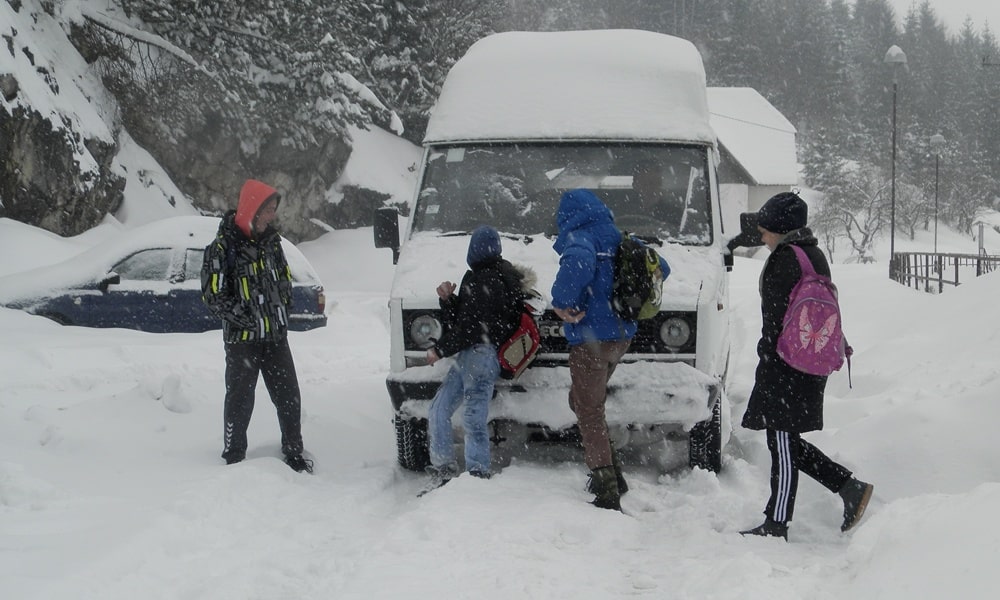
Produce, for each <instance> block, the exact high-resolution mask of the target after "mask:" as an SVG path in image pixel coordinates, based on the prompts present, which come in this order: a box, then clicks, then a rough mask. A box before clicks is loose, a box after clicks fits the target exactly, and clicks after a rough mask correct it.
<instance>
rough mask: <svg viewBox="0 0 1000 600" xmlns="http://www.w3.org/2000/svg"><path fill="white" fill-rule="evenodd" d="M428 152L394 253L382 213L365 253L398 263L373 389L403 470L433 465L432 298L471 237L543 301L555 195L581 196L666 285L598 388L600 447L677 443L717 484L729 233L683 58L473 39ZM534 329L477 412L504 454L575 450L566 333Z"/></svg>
mask: <svg viewBox="0 0 1000 600" xmlns="http://www.w3.org/2000/svg"><path fill="white" fill-rule="evenodd" d="M424 147H425V154H424V161H423V166H422V171H421V173H420V176H419V179H418V181H419V183H418V187H417V190H416V197H415V198H414V201H413V203H412V204H411V209H412V212H411V215H410V219H409V223H408V226H407V229H406V233H405V236H404V242H403V244H402V245H401V244H400V243H399V234H398V215H397V214H396V212H395V209H380V210H379V211H377V214H376V225H375V239H376V246H378V247H391V248H393V250H394V257H395V259H396V262H397V267H396V272H395V278H394V281H393V285H392V292H391V298H390V301H389V309H390V319H391V328H392V333H391V344H392V356H391V370H390V374H389V377H388V379H387V382H386V384H387V387H388V390H389V396H390V398H391V400H392V405H393V408H394V409H395V425H396V441H397V445H398V452H399V462H400V464H401V465H402V466H404V467H406V468H408V469H413V470H420V469H423V468H424V467H425V466H426V465H427V464H428V463H429V459H428V451H427V436H426V416H427V409H428V407H429V405H430V400H431V399H432V398H433V397H434V393H435V391H436V390H437V387H438V385H439V383H440V382H441V380H442V379H443V377H444V375H445V373H446V372H447V370H448V368H449V367H450V366H451V360H443V361H440V362H439V363H437V364H435V365H434V366H427V364H426V361H425V350H426V348H428V347H429V346H431V345H432V344H433V341H432V340H433V339H434V338H436V337H437V336H439V335H441V331H442V324H441V321H440V315H439V311H438V300H437V294H436V292H435V288H436V287H437V285H438V283H439V282H441V281H443V280H452V281H457V280H459V279H461V277H462V274H463V273H464V272H465V270H466V269H467V265H466V264H465V256H466V250H467V248H468V244H469V236H470V234H471V232H472V231H473V230H474V229H475V228H476V227H477V226H478V225H480V224H489V225H492V226H494V227H496V228H497V229H498V230H499V231H500V232H501V235H502V242H503V256H504V257H505V258H506V259H508V260H509V261H511V262H513V263H515V264H524V265H528V266H531V267H532V268H533V269H534V270H535V272H536V273H537V274H538V276H539V282H538V286H537V287H538V290H539V291H541V292H543V293H545V294H547V293H548V292H549V290H550V289H551V286H552V281H553V279H554V277H555V274H556V270H557V269H558V260H559V257H558V256H557V255H556V253H555V251H554V250H553V249H552V243H553V242H554V240H555V235H556V233H557V228H556V222H555V215H556V209H557V207H558V204H559V199H560V195H561V194H562V193H563V192H564V191H566V190H569V189H574V188H581V187H583V188H589V189H591V190H593V191H594V192H595V193H596V194H597V195H598V196H599V197H600V198H601V199H602V200H603V201H604V202H605V203H606V204H607V205H608V206H609V207H610V208H611V209H612V211H613V212H614V214H615V221H616V223H617V225H618V226H619V227H620V228H622V229H625V230H628V231H630V232H633V233H634V234H636V235H638V236H639V237H641V238H643V239H645V240H647V241H648V242H650V243H652V244H654V245H655V246H657V250H658V251H659V252H660V254H661V255H662V256H663V257H664V258H666V259H667V261H668V262H669V264H670V267H671V270H672V272H671V275H670V278H669V279H668V280H667V281H666V283H665V284H664V287H663V298H664V300H663V304H662V309H661V311H660V313H659V315H658V316H657V317H655V318H652V319H649V320H644V321H641V322H640V324H639V331H638V333H637V334H636V336H635V338H634V339H633V341H632V345H631V348H630V350H629V353H628V354H627V355H626V356H625V359H624V362H623V363H622V364H620V365H619V367H618V369H617V370H616V371H615V374H614V376H613V377H612V378H611V382H610V390H609V396H608V401H607V421H608V425H609V428H610V429H611V435H612V440H613V442H614V444H615V446H616V447H618V448H623V449H626V452H625V454H626V456H629V452H628V450H627V449H628V448H632V449H634V450H643V451H644V450H648V449H653V450H654V451H660V449H663V448H666V447H668V446H671V445H673V446H676V444H665V443H664V442H665V440H666V441H670V440H679V441H680V442H685V441H686V442H688V444H687V454H688V456H687V459H688V462H689V464H690V465H691V466H696V467H702V468H705V469H710V470H712V471H718V470H719V469H720V467H721V455H722V448H723V447H724V446H725V444H726V442H727V441H728V438H729V433H730V429H731V428H730V424H729V410H728V402H727V399H726V387H725V386H726V370H727V367H728V364H729V330H730V326H729V319H730V303H729V282H728V275H727V273H728V270H729V268H731V265H732V259H731V254H730V253H729V252H727V250H726V240H727V238H728V237H731V235H728V234H727V233H726V232H724V231H723V229H722V215H721V210H722V207H721V205H720V200H719V182H718V179H717V176H716V166H717V164H718V161H719V153H718V150H717V147H716V136H715V133H714V132H713V130H712V128H711V127H710V126H709V116H708V108H707V104H706V96H705V71H704V67H703V66H702V61H701V56H700V55H699V53H698V51H697V50H696V49H695V47H694V46H693V45H692V44H691V43H690V42H687V41H685V40H682V39H679V38H676V37H672V36H668V35H663V34H658V33H651V32H646V31H634V30H607V31H573V32H548V33H527V32H511V33H501V34H497V35H492V36H489V37H486V38H484V39H482V40H480V41H478V42H476V43H475V44H474V45H473V46H472V47H471V48H470V49H469V51H468V52H467V53H466V54H465V56H464V57H463V58H462V59H461V60H459V61H458V62H457V63H456V64H455V66H454V67H453V68H452V69H451V72H450V73H449V74H448V77H447V79H446V81H445V83H444V86H443V87H442V90H441V95H440V98H439V99H438V102H437V104H436V106H435V107H434V111H433V114H432V115H431V118H430V122H429V123H428V126H427V134H426V136H425V138H424ZM650 174H652V177H648V176H649V175H650ZM640 179H644V180H650V179H651V180H652V181H653V185H654V187H655V188H656V190H655V191H656V193H657V195H658V196H659V197H658V198H657V199H656V202H652V203H650V202H648V201H647V200H648V199H645V198H641V197H637V193H638V190H637V188H638V186H639V181H640ZM733 233H735V232H733ZM539 325H540V329H541V333H542V348H541V351H540V353H539V356H538V358H537V359H536V360H535V362H534V363H533V365H532V367H531V368H530V369H529V370H528V371H526V372H525V373H524V374H522V375H521V377H520V378H519V379H517V380H516V381H504V380H500V381H498V382H497V388H496V395H495V397H494V398H493V400H492V401H491V404H490V420H491V422H492V432H493V436H492V437H493V441H494V442H495V443H496V444H498V445H499V446H500V447H501V448H502V447H503V446H504V445H509V446H510V447H513V448H519V449H527V451H528V452H530V450H531V448H532V445H533V444H544V445H546V446H552V445H554V444H555V445H559V444H565V445H568V446H574V445H576V446H578V445H579V435H578V432H577V430H576V427H575V423H576V419H575V416H574V414H573V412H572V411H571V410H570V408H569V404H568V401H567V397H568V396H567V392H568V389H569V384H570V375H569V368H568V367H567V356H568V346H567V343H566V340H565V338H564V337H563V332H562V325H561V323H560V321H559V319H558V318H557V317H556V316H555V314H554V313H553V312H552V310H551V307H548V309H547V310H546V311H545V312H544V315H543V316H541V317H540V319H539ZM458 421H460V419H456V422H458ZM460 439H461V438H460V437H457V438H456V440H460ZM682 447H683V446H682ZM642 455H643V456H648V454H646V453H645V452H643V454H642ZM458 456H461V452H459V453H458Z"/></svg>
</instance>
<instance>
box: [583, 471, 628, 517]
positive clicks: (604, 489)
mask: <svg viewBox="0 0 1000 600" xmlns="http://www.w3.org/2000/svg"><path fill="white" fill-rule="evenodd" d="M589 488H590V491H591V492H592V493H593V494H594V496H596V497H595V498H594V501H593V502H591V504H593V505H594V506H596V507H598V508H606V509H609V510H617V511H621V509H622V504H621V494H620V493H619V492H618V480H617V478H616V477H615V468H614V467H613V466H610V465H609V466H607V467H598V468H596V469H594V470H593V471H591V472H590V485H589Z"/></svg>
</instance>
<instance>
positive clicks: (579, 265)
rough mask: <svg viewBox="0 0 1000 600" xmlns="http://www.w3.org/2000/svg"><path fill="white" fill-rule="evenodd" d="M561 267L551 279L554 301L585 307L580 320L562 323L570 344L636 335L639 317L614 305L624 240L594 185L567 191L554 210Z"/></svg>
mask: <svg viewBox="0 0 1000 600" xmlns="http://www.w3.org/2000/svg"><path fill="white" fill-rule="evenodd" d="M556 220H557V222H558V224H559V237H557V238H556V242H555V244H553V246H552V247H553V248H554V249H555V251H556V252H557V253H558V254H559V256H560V258H559V272H558V273H557V274H556V280H555V282H554V283H553V284H552V306H554V307H556V308H574V309H577V310H581V311H585V312H586V313H587V314H586V316H585V317H584V318H583V319H582V320H581V321H580V322H579V323H563V330H564V331H565V333H566V341H568V342H569V344H570V345H571V346H576V345H578V344H582V343H585V342H594V341H612V340H627V339H632V337H633V336H634V335H635V331H636V326H637V325H636V322H635V321H625V320H623V319H621V318H620V317H619V316H618V314H617V313H616V312H615V310H614V308H612V306H611V291H612V286H613V284H614V270H615V260H614V256H615V253H616V252H617V249H618V244H619V242H621V232H620V231H618V228H617V227H616V226H615V222H614V217H613V216H612V214H611V210H610V209H609V208H608V207H607V206H605V205H604V203H603V202H601V200H600V199H599V198H598V197H597V196H595V195H594V193H593V192H591V191H590V190H585V189H576V190H570V191H568V192H565V193H563V195H562V198H561V199H560V201H559V211H558V212H557V213H556Z"/></svg>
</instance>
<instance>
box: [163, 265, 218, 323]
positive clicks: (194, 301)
mask: <svg viewBox="0 0 1000 600" xmlns="http://www.w3.org/2000/svg"><path fill="white" fill-rule="evenodd" d="M204 256H205V249H204V248H184V249H181V256H180V260H179V261H177V262H175V268H176V271H175V272H173V273H172V274H171V275H170V280H171V284H172V285H171V289H170V301H171V303H172V304H173V306H174V308H175V311H176V313H177V317H176V319H177V327H178V328H177V329H175V331H184V332H189V333H197V332H200V331H208V330H210V329H219V328H221V327H222V321H221V320H220V319H219V318H218V317H215V316H213V315H212V313H210V312H209V311H208V307H207V306H205V303H204V302H202V299H201V263H202V260H203V258H204Z"/></svg>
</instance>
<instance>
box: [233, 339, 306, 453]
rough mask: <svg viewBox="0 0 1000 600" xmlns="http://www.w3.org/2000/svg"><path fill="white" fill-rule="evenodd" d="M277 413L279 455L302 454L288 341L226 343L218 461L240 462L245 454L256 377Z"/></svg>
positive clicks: (299, 410) (295, 382)
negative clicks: (222, 440)
mask: <svg viewBox="0 0 1000 600" xmlns="http://www.w3.org/2000/svg"><path fill="white" fill-rule="evenodd" d="M260 373H262V374H263V375H264V385H265V386H266V387H267V391H268V393H269V394H270V396H271V402H273V403H274V407H275V408H276V409H277V411H278V425H279V427H280V428H281V452H282V453H283V454H284V455H285V456H290V455H296V454H301V453H302V404H301V400H300V397H299V382H298V379H297V378H296V376H295V363H294V362H293V361H292V352H291V349H290V348H289V347H288V338H285V339H282V340H279V341H267V342H233V343H227V344H226V406H225V408H224V409H223V411H224V414H223V418H224V421H225V432H224V435H225V447H224V449H223V452H222V458H224V459H226V460H242V459H243V458H244V457H245V456H246V453H247V428H248V427H249V426H250V416H251V415H252V414H253V405H254V390H255V388H256V387H257V375H258V374H260Z"/></svg>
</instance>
